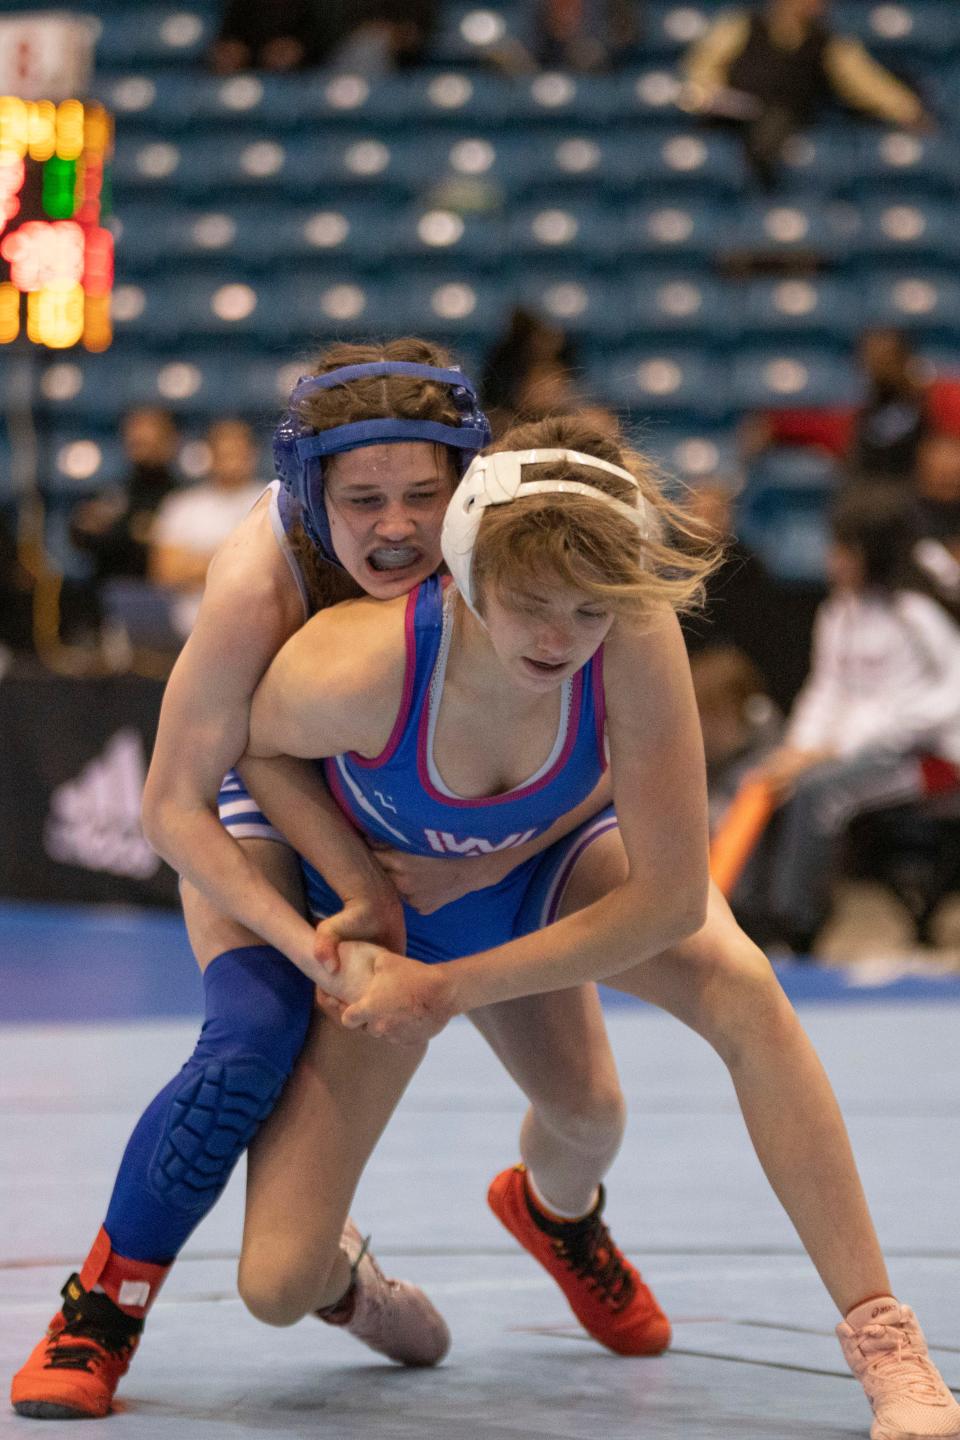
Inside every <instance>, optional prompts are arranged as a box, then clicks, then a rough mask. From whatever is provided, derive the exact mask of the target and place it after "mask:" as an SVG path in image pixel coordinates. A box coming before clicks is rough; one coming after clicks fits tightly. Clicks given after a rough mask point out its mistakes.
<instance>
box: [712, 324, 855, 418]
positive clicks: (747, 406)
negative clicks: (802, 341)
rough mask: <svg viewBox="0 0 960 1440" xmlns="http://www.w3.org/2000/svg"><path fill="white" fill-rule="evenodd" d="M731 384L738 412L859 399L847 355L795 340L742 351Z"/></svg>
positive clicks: (848, 401)
mask: <svg viewBox="0 0 960 1440" xmlns="http://www.w3.org/2000/svg"><path fill="white" fill-rule="evenodd" d="M730 384H731V398H732V402H733V404H734V405H735V406H736V408H737V409H738V410H770V409H787V410H794V409H803V408H807V407H816V406H838V405H853V404H856V403H857V401H858V399H859V398H860V381H859V379H858V377H857V374H856V371H855V369H854V367H853V365H852V363H851V361H850V359H849V358H848V357H844V356H840V355H838V354H836V352H835V351H833V350H823V349H811V348H810V347H808V346H802V345H797V344H796V343H795V342H794V341H793V340H790V341H788V342H785V343H784V344H782V345H779V346H772V345H763V346H760V347H758V348H755V349H752V348H749V347H745V348H743V349H741V350H739V351H738V352H737V353H736V354H735V356H734V358H733V363H732V366H731V375H730Z"/></svg>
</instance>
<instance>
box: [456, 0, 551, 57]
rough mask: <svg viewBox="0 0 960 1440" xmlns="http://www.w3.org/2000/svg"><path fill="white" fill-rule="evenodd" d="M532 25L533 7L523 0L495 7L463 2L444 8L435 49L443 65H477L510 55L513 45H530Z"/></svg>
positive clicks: (498, 4) (501, 1) (501, 2)
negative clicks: (498, 55) (495, 57)
mask: <svg viewBox="0 0 960 1440" xmlns="http://www.w3.org/2000/svg"><path fill="white" fill-rule="evenodd" d="M532 23H533V15H532V12H531V10H530V7H529V6H528V5H525V4H523V3H520V0H513V3H503V0H499V3H496V4H492V5H488V4H485V3H479V0H477V3H470V0H466V3H462V0H461V3H455V4H449V5H443V6H441V7H440V12H439V24H438V31H437V34H436V35H435V36H434V38H433V41H432V45H431V48H432V51H433V54H434V56H435V58H436V59H437V60H438V61H440V63H441V64H447V65H451V64H452V65H459V64H463V63H467V64H477V63H479V62H483V61H486V60H489V59H490V57H491V56H494V55H497V54H506V53H508V52H509V47H510V46H511V43H512V44H514V45H516V44H517V43H518V42H519V44H520V45H522V46H524V47H527V46H529V45H530V42H531V38H532V37H531V26H532Z"/></svg>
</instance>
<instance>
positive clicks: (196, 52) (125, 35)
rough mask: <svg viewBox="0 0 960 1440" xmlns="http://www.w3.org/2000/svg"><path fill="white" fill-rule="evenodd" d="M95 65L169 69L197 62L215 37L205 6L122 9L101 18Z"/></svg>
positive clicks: (111, 10)
mask: <svg viewBox="0 0 960 1440" xmlns="http://www.w3.org/2000/svg"><path fill="white" fill-rule="evenodd" d="M101 19H102V22H103V23H102V29H101V33H100V37H99V39H98V41H97V63H98V64H100V65H104V66H113V67H117V66H149V65H156V64H160V65H164V64H165V65H171V64H174V63H178V62H181V61H185V60H186V61H191V60H199V59H200V57H201V56H202V55H203V54H204V52H205V51H206V49H207V47H208V45H209V44H210V42H211V40H212V39H213V38H214V35H215V34H216V17H215V15H214V14H213V13H211V11H210V10H209V9H208V7H207V6H205V5H191V4H190V3H189V0H187V3H185V4H183V5H180V6H174V5H123V6H116V7H109V6H108V7H107V9H106V11H105V12H104V13H103V14H102V16H101Z"/></svg>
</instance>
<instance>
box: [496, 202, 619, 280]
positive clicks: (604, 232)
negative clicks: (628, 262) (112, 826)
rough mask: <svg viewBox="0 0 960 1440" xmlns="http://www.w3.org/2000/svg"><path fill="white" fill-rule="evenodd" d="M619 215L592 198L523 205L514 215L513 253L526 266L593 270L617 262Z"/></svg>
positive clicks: (510, 238)
mask: <svg viewBox="0 0 960 1440" xmlns="http://www.w3.org/2000/svg"><path fill="white" fill-rule="evenodd" d="M617 222H618V217H617V212H616V210H614V209H613V208H612V207H610V206H606V205H602V204H599V203H598V202H597V201H595V200H593V199H592V198H590V197H589V196H584V197H583V198H580V197H579V196H573V197H564V199H563V201H562V202H560V201H557V202H555V203H553V204H550V203H549V202H545V203H543V204H541V205H519V206H517V207H516V208H515V209H514V210H513V212H512V214H511V215H510V218H509V222H508V232H507V233H508V242H509V248H510V253H511V254H512V255H514V256H516V257H519V258H520V259H521V260H523V261H524V262H526V261H528V260H531V261H533V262H534V263H536V262H538V261H539V262H544V261H551V260H556V261H560V262H563V261H565V260H567V259H569V260H571V261H572V262H573V264H574V265H576V266H581V267H583V268H584V269H586V270H593V269H595V268H596V267H597V266H599V265H603V264H605V263H607V262H609V261H610V260H612V259H614V258H616V256H617V253H618V251H619V245H618V229H619V226H618V223H617Z"/></svg>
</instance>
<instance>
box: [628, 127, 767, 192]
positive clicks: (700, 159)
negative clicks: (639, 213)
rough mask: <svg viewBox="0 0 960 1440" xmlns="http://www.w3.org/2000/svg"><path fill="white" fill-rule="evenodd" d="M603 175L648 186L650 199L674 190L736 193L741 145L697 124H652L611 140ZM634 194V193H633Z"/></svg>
mask: <svg viewBox="0 0 960 1440" xmlns="http://www.w3.org/2000/svg"><path fill="white" fill-rule="evenodd" d="M609 150H610V153H609V157H608V158H607V159H606V161H605V166H604V170H603V178H604V179H605V180H607V181H608V183H609V184H610V185H611V186H612V187H614V188H618V189H620V190H633V191H634V192H636V190H640V191H641V192H642V191H643V190H647V191H649V192H650V198H651V199H657V200H660V199H666V198H667V197H672V196H675V195H678V194H682V195H687V196H688V195H694V196H696V197H697V198H701V199H702V198H706V197H708V196H711V195H720V196H724V195H735V194H737V193H739V191H740V190H742V188H743V186H744V184H745V181H746V168H745V165H744V159H743V151H742V148H741V146H740V145H739V144H738V143H737V141H736V140H735V139H733V137H732V136H729V135H725V134H720V133H717V132H715V131H710V130H702V129H699V128H698V127H697V126H695V125H691V126H689V127H687V128H684V129H664V128H663V127H662V126H660V125H659V124H658V125H656V126H654V127H651V130H650V134H649V136H645V135H644V134H643V132H642V131H635V132H633V133H627V134H622V135H619V136H618V137H616V142H615V143H614V142H613V141H611V142H610V146H609ZM638 198H639V197H638Z"/></svg>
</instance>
